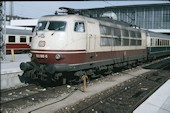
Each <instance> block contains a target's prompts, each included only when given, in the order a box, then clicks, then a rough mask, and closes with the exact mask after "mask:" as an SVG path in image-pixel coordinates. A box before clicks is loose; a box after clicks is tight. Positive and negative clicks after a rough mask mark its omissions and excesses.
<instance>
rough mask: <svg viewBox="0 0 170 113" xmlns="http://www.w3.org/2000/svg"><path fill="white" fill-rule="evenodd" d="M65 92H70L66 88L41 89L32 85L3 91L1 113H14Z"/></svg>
mask: <svg viewBox="0 0 170 113" xmlns="http://www.w3.org/2000/svg"><path fill="white" fill-rule="evenodd" d="M66 92H71V89H67V87H66V86H58V87H51V88H42V87H36V86H34V85H31V86H28V87H25V88H24V87H23V88H19V89H13V90H9V91H4V92H2V96H1V112H2V113H14V112H17V111H19V110H20V109H24V108H26V107H28V106H32V105H34V104H36V103H41V102H44V101H47V100H48V99H55V98H57V97H58V96H59V95H61V94H63V93H66ZM5 95H6V96H5Z"/></svg>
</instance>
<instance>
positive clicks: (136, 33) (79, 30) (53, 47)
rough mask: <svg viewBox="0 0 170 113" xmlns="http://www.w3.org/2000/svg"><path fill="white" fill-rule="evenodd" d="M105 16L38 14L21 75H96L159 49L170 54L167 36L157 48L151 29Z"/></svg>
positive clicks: (54, 77)
mask: <svg viewBox="0 0 170 113" xmlns="http://www.w3.org/2000/svg"><path fill="white" fill-rule="evenodd" d="M106 20H107V19H106ZM106 20H103V19H101V18H90V17H86V16H82V15H75V14H69V15H50V16H43V17H41V18H40V19H39V21H38V25H37V27H36V29H35V31H34V33H33V39H32V42H31V53H30V57H31V62H27V63H21V65H20V68H21V70H23V71H24V73H23V75H22V76H20V78H22V77H23V78H32V79H35V80H42V81H48V80H50V81H62V80H63V81H64V80H65V79H66V80H67V79H69V80H73V81H74V80H75V81H80V79H81V76H82V75H84V74H85V73H86V74H87V75H88V76H90V77H96V76H100V75H101V74H105V73H110V72H112V71H113V70H114V69H116V68H117V67H122V66H127V65H135V64H138V63H140V62H145V61H147V60H148V59H153V57H155V54H156V55H158V57H160V55H159V52H161V53H162V55H170V39H168V38H167V36H164V37H163V38H162V40H164V41H163V42H164V43H162V46H163V47H164V49H162V50H160V49H159V51H157V52H156V50H157V49H158V48H159V47H160V46H159V45H158V43H155V42H154V44H157V45H154V44H153V38H155V37H152V35H150V34H154V33H151V32H147V31H145V30H141V29H135V28H132V27H131V26H128V25H126V24H120V23H119V22H117V21H114V20H110V21H109V20H107V21H106ZM159 36H160V37H161V36H163V35H159ZM159 36H158V37H156V38H158V39H159ZM147 37H149V38H147ZM151 39H152V41H151V42H150V40H151ZM148 40H149V41H148ZM154 40H155V41H156V39H154ZM159 40H160V39H159ZM150 43H151V44H152V45H150ZM153 46H154V47H153ZM151 52H152V53H151ZM154 52H155V53H154ZM148 55H149V56H148Z"/></svg>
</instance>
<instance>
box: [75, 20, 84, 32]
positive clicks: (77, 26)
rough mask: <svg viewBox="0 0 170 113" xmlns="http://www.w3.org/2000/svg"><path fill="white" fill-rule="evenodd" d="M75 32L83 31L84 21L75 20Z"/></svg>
mask: <svg viewBox="0 0 170 113" xmlns="http://www.w3.org/2000/svg"><path fill="white" fill-rule="evenodd" d="M74 31H75V32H85V27H84V22H76V23H75V26H74Z"/></svg>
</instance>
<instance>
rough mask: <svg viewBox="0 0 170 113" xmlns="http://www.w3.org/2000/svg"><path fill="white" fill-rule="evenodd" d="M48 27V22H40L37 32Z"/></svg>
mask: <svg viewBox="0 0 170 113" xmlns="http://www.w3.org/2000/svg"><path fill="white" fill-rule="evenodd" d="M46 25H47V21H41V22H38V25H37V30H38V31H39V30H44V29H45V27H46Z"/></svg>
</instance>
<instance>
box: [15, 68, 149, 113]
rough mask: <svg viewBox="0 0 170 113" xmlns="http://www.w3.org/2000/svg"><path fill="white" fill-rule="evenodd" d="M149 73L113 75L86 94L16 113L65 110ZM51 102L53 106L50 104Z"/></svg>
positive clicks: (75, 94) (143, 70)
mask: <svg viewBox="0 0 170 113" xmlns="http://www.w3.org/2000/svg"><path fill="white" fill-rule="evenodd" d="M149 71H150V70H149V69H142V68H139V69H138V68H136V69H132V70H129V71H125V72H124V73H115V74H114V75H112V76H107V77H106V78H104V80H102V81H98V82H96V83H93V84H90V85H88V87H87V90H86V92H82V91H80V90H76V91H75V92H74V93H73V94H72V95H70V96H69V97H68V98H66V99H64V100H62V101H60V100H61V99H63V98H65V97H67V96H68V95H69V94H65V95H61V96H60V97H58V98H53V99H50V100H49V101H46V102H44V103H40V104H37V105H34V106H31V107H28V108H26V109H23V110H21V111H19V112H18V113H23V112H30V111H31V112H30V113H55V112H57V111H58V110H60V109H61V108H65V109H67V107H69V106H71V105H74V104H77V103H79V102H81V101H82V100H85V99H87V98H90V97H92V96H94V95H96V94H99V93H102V92H104V91H106V90H108V89H110V88H112V87H114V86H115V85H118V84H120V83H123V82H124V81H127V80H129V79H131V78H133V77H136V76H139V75H141V74H143V73H146V72H149ZM56 101H59V102H56ZM53 102H54V104H50V103H53ZM55 102H56V103H55ZM48 104H50V105H48ZM46 105H48V106H46ZM37 108H40V109H37Z"/></svg>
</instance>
